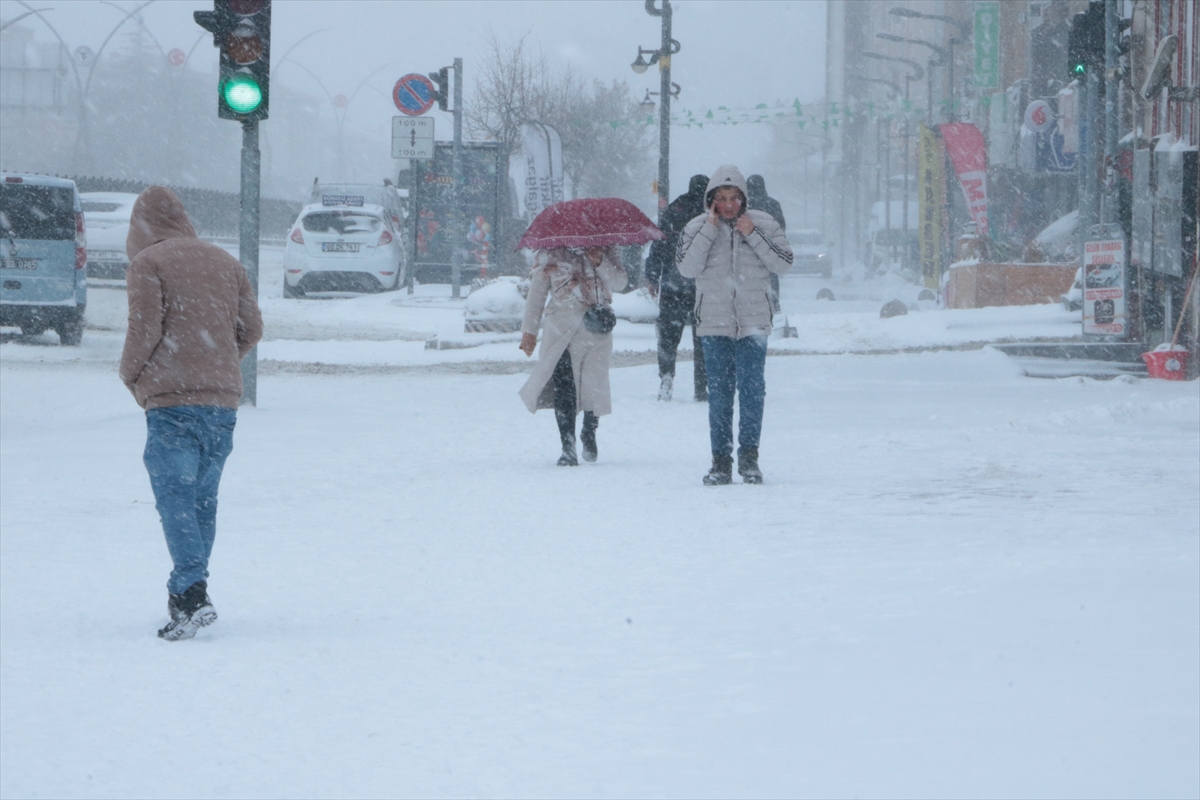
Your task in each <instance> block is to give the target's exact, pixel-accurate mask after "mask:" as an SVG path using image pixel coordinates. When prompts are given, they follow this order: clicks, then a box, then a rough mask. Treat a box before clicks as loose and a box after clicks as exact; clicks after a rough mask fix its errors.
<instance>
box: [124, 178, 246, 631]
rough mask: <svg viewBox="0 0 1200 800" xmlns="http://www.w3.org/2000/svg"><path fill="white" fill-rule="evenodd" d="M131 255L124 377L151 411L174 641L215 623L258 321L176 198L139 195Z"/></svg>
mask: <svg viewBox="0 0 1200 800" xmlns="http://www.w3.org/2000/svg"><path fill="white" fill-rule="evenodd" d="M125 249H126V252H127V253H128V254H129V270H128V273H127V274H126V278H125V282H126V286H127V293H128V295H129V329H128V332H127V333H126V334H125V349H124V351H123V352H122V353H121V368H120V375H121V380H122V382H124V384H125V386H126V387H127V388H128V389H129V391H130V392H131V393H132V394H133V396H134V399H136V400H137V403H138V405H139V406H141V407H142V408H143V409H145V411H146V429H147V435H146V449H145V452H144V454H143V456H142V460H143V461H144V462H145V464H146V471H147V472H148V473H149V474H150V487H151V488H152V489H153V490H154V502H155V507H156V508H157V509H158V514H159V517H160V519H161V520H162V527H163V533H164V534H165V536H166V539H167V550H168V551H169V552H170V554H171V561H172V562H173V563H174V567H175V568H174V569H173V570H172V571H171V577H170V579H169V580H168V581H167V592H168V596H167V612H168V613H169V614H170V617H171V619H170V622H168V623H167V626H166V627H165V628H163V629H162V630H160V631H159V632H158V635H159V636H160V637H162V638H163V639H167V640H168V641H178V640H180V639H190V638H192V637H193V636H195V635H196V631H197V630H199V629H200V628H201V627H203V626H205V625H211V624H212V623H213V622H215V621H216V619H217V612H216V611H215V610H213V606H212V601H211V600H210V599H209V597H208V580H207V579H208V559H209V557H210V556H211V554H212V548H213V539H214V538H215V537H216V533H217V488H218V486H219V485H220V483H221V470H222V469H223V468H224V466H225V459H226V458H227V457H228V456H229V453H230V451H231V450H233V428H234V425H235V423H236V422H237V407H238V400H239V398H240V397H241V394H242V374H241V371H240V370H239V365H240V363H241V360H242V358H243V357H244V356H245V355H246V354H247V353H249V352H250V350H251V349H252V348H253V347H254V345H255V344H257V343H258V340H259V339H260V338H261V337H262V332H263V323H262V314H261V313H260V312H259V309H258V302H257V301H256V300H255V297H254V289H253V287H252V286H251V285H250V279H249V278H248V277H247V276H246V270H245V269H244V268H243V267H242V265H241V264H240V263H238V260H237V259H236V258H234V257H233V256H231V255H229V253H227V252H225V251H224V250H222V249H221V248H220V247H217V246H216V245H215V244H210V243H208V242H205V241H202V240H201V239H200V238H199V237H197V236H196V231H195V229H194V228H193V227H192V223H191V222H189V221H188V217H187V212H186V211H185V210H184V207H183V203H182V202H180V200H179V198H178V197H177V196H176V195H175V193H174V192H172V191H171V190H170V189H167V188H165V187H163V186H151V187H150V188H148V189H146V190H145V191H144V192H142V193H141V194H140V195H138V199H137V201H136V202H135V203H134V204H133V213H132V215H131V216H130V220H129V236H128V238H127V239H126V244H125Z"/></svg>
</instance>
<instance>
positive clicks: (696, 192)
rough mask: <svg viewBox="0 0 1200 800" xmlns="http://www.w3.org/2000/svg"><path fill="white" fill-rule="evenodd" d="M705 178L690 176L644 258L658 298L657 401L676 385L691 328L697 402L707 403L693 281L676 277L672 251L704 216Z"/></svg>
mask: <svg viewBox="0 0 1200 800" xmlns="http://www.w3.org/2000/svg"><path fill="white" fill-rule="evenodd" d="M707 187H708V176H707V175H693V176H692V179H691V181H690V182H689V183H688V190H687V192H686V193H685V194H681V195H679V197H676V198H675V200H674V201H672V202H671V204H670V205H669V206H667V210H666V211H665V212H664V213H663V216H662V224H661V226H660V227H661V229H662V232H663V233H664V234H665V236H664V238H662V239H660V240H658V241H656V242H654V243H653V244H651V245H650V254H649V256H647V258H646V269H645V274H646V285H647V287H648V288H649V289H650V296H651V297H657V298H658V320H657V321H656V322H655V323H654V329H655V331H656V332H657V334H658V378H659V387H658V399H659V400H670V399H671V393H672V391H673V389H674V383H675V355H676V353H677V352H678V350H679V340H680V339H681V338H682V337H683V329H684V327H685V326H687V325H691V326H692V354H693V359H694V360H693V363H694V365H695V369H694V371H693V375H694V384H695V390H696V400H697V401H698V402H705V401H707V400H708V377H707V375H706V374H705V371H704V356H703V351H702V350H701V348H700V337H699V336H697V335H696V317H695V315H694V313H693V308H694V307H695V305H696V282H695V281H694V280H692V279H691V278H685V277H683V276H682V275H680V274H679V270H678V269H677V268H676V266H675V251H676V249H677V248H678V246H679V233H680V231H682V230H683V228H684V226H685V225H687V224H688V223H689V222H691V221H692V219H693V218H695V217H696V216H698V215H700V214H703V213H704V191H705V189H706V188H707Z"/></svg>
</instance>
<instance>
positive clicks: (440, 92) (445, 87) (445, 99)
mask: <svg viewBox="0 0 1200 800" xmlns="http://www.w3.org/2000/svg"><path fill="white" fill-rule="evenodd" d="M429 80H431V81H433V85H434V86H435V87H436V88H435V89H434V90H433V98H434V99H435V100H437V104H438V108H439V109H441V110H442V111H445V110H447V109H448V108H449V107H450V68H449V67H442V68H441V69H439V70H438V71H437V72H431V73H429Z"/></svg>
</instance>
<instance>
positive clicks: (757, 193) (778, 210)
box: [746, 175, 787, 314]
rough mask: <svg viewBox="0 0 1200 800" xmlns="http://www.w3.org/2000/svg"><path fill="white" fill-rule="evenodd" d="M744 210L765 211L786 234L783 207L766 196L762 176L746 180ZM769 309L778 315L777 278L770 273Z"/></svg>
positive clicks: (765, 185) (772, 198)
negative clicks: (771, 294)
mask: <svg viewBox="0 0 1200 800" xmlns="http://www.w3.org/2000/svg"><path fill="white" fill-rule="evenodd" d="M746 194H747V195H749V196H748V197H747V198H746V208H748V209H750V210H751V211H765V212H767V213H768V214H770V215H771V216H772V217H774V219H775V221H776V222H778V223H779V229H780V230H782V231H784V232H785V233H786V232H787V222H785V221H784V219H783V206H781V205H779V201H778V200H776V199H775V198H774V197H771V196H770V195H769V194H767V182H766V180H764V179H763V176H762V175H751V176H750V177H749V178H746ZM771 291H772V292H773V293H774V295H773V296H772V298H771V307H772V309H773V310H774V311H775V313H776V314H778V313H779V276H778V275H776V274H775V273H771Z"/></svg>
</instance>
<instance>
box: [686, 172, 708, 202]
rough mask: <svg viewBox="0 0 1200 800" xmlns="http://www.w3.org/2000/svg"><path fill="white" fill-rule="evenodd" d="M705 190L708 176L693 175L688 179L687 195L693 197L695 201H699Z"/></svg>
mask: <svg viewBox="0 0 1200 800" xmlns="http://www.w3.org/2000/svg"><path fill="white" fill-rule="evenodd" d="M706 191H708V176H707V175H693V176H692V179H691V180H690V181H688V190H687V193H688V195H689V196H691V197H695V198H696V200H697V201H701V200H703V198H704V193H705V192H706Z"/></svg>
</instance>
